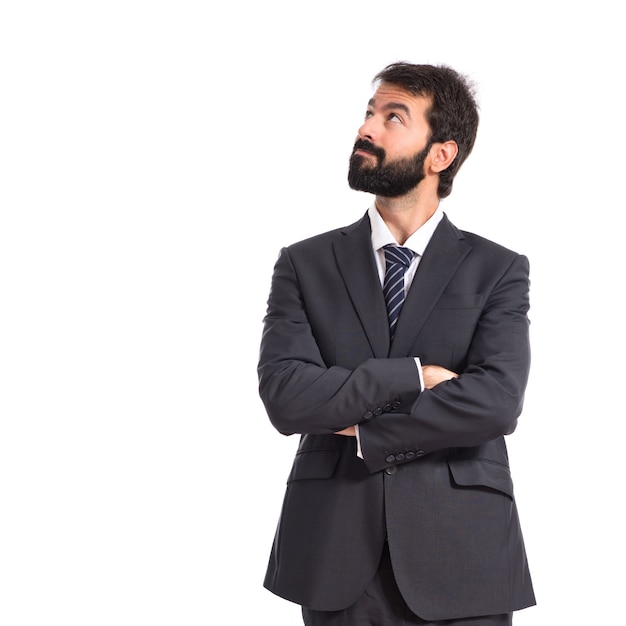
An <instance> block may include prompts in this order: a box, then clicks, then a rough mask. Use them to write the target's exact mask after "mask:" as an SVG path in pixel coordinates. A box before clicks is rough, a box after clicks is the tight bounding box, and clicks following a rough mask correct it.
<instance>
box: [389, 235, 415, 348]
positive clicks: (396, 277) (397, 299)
mask: <svg viewBox="0 0 626 626" xmlns="http://www.w3.org/2000/svg"><path fill="white" fill-rule="evenodd" d="M384 251H385V265H386V270H385V280H384V282H383V295H384V296H385V303H386V304H387V313H388V315H389V332H390V336H391V339H393V335H394V333H395V330H396V324H397V322H398V316H399V315H400V311H401V310H402V305H403V304H404V274H405V272H406V270H407V268H408V267H409V265H410V263H411V261H412V260H413V257H414V256H415V253H414V252H413V250H409V249H408V248H402V247H400V246H393V245H388V246H384Z"/></svg>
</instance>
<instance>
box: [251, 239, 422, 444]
mask: <svg viewBox="0 0 626 626" xmlns="http://www.w3.org/2000/svg"><path fill="white" fill-rule="evenodd" d="M258 374H259V393H260V396H261V399H262V401H263V403H264V405H265V408H266V410H267V414H268V416H269V418H270V420H271V422H272V424H273V425H274V427H275V428H276V429H277V430H278V431H279V432H281V433H283V434H285V435H290V434H293V433H312V434H331V433H334V432H336V431H338V430H341V429H343V428H346V427H348V426H353V425H354V424H357V423H359V422H361V421H363V420H364V419H369V418H371V417H372V416H374V415H379V414H383V413H385V414H392V413H405V414H406V413H408V412H409V411H410V410H411V407H412V406H413V405H414V403H415V401H416V399H417V397H418V395H419V380H418V376H417V373H416V371H415V362H414V359H413V358H412V357H407V358H395V359H375V358H371V359H368V360H366V361H364V362H363V363H362V364H360V365H359V366H358V367H356V368H355V369H354V370H349V369H345V368H343V367H338V366H336V365H327V364H326V363H324V361H323V358H322V355H321V353H320V350H319V347H318V345H317V342H316V339H315V337H314V333H313V330H312V328H311V324H310V323H309V319H308V317H307V312H306V309H305V306H304V299H303V295H302V292H301V288H300V285H299V282H298V278H297V273H296V271H295V269H294V266H293V263H292V261H291V259H290V252H289V250H288V249H286V248H285V249H283V250H281V254H280V256H279V259H278V261H277V262H276V265H275V267H274V273H273V276H272V285H271V290H270V295H269V299H268V306H267V314H266V316H265V319H264V327H263V335H262V339H261V348H260V355H259V364H258Z"/></svg>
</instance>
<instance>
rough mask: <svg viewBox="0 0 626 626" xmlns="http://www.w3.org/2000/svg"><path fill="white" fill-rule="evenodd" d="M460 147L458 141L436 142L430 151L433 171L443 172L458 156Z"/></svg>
mask: <svg viewBox="0 0 626 626" xmlns="http://www.w3.org/2000/svg"><path fill="white" fill-rule="evenodd" d="M458 152H459V147H458V146H457V144H456V141H452V140H450V141H446V142H444V143H435V144H433V147H432V148H431V151H430V157H431V161H430V167H431V169H432V171H433V172H437V173H439V172H443V170H445V169H447V168H448V167H449V165H450V163H452V161H454V159H455V158H456V155H457V154H458Z"/></svg>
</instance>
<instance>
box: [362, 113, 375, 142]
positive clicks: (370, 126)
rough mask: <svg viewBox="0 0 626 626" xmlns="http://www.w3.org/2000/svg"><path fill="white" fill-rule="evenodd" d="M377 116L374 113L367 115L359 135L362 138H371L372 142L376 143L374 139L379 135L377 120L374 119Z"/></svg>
mask: <svg viewBox="0 0 626 626" xmlns="http://www.w3.org/2000/svg"><path fill="white" fill-rule="evenodd" d="M374 120H375V117H374V116H373V115H371V116H369V117H366V118H365V121H364V122H363V124H361V127H360V128H359V131H358V132H359V137H360V138H361V139H369V140H370V141H371V142H372V143H374V139H375V138H376V135H377V132H378V131H377V128H376V125H377V124H376V122H375V121H374Z"/></svg>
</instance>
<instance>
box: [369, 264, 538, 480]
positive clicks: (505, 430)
mask: <svg viewBox="0 0 626 626" xmlns="http://www.w3.org/2000/svg"><path fill="white" fill-rule="evenodd" d="M528 294H529V266H528V260H527V258H526V257H525V256H522V255H515V256H514V257H513V260H512V261H511V263H510V265H509V266H508V267H507V268H505V271H504V272H503V273H502V276H501V277H500V278H499V280H498V281H497V282H496V283H495V284H494V286H493V288H491V290H490V292H489V293H488V294H486V295H487V298H486V302H485V305H484V307H483V309H482V311H481V314H480V317H479V320H478V323H477V325H476V328H475V331H474V334H473V337H472V341H471V344H470V347H469V351H468V354H467V358H466V363H467V365H466V367H465V368H464V369H463V371H462V372H458V373H459V374H460V376H459V378H456V379H452V380H450V381H445V382H442V383H440V384H438V385H437V386H435V387H433V388H432V389H430V390H428V389H427V390H424V391H423V392H422V393H421V394H420V395H419V396H418V397H417V398H416V400H415V402H414V403H413V405H412V406H411V408H410V409H409V410H408V411H406V412H405V413H400V414H382V415H380V416H377V417H375V418H374V419H371V420H366V421H364V422H363V423H361V425H360V427H359V430H360V441H361V449H362V451H363V456H364V460H365V462H366V464H367V466H368V469H369V470H370V471H371V472H374V471H377V470H380V469H383V468H386V467H389V466H392V465H397V464H400V463H405V462H407V461H410V460H413V459H415V458H416V457H420V456H422V455H424V454H427V453H429V452H432V451H435V450H440V449H443V448H450V447H473V446H478V445H481V444H483V443H485V442H487V441H491V440H492V439H495V438H497V437H500V436H502V435H506V434H510V433H511V432H513V431H514V430H515V428H516V425H517V418H518V416H519V415H520V413H521V411H522V405H523V397H524V392H525V388H526V384H527V381H528V374H529V367H530V346H529V321H528V317H527V313H528V309H529V296H528ZM423 365H427V363H423Z"/></svg>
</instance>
